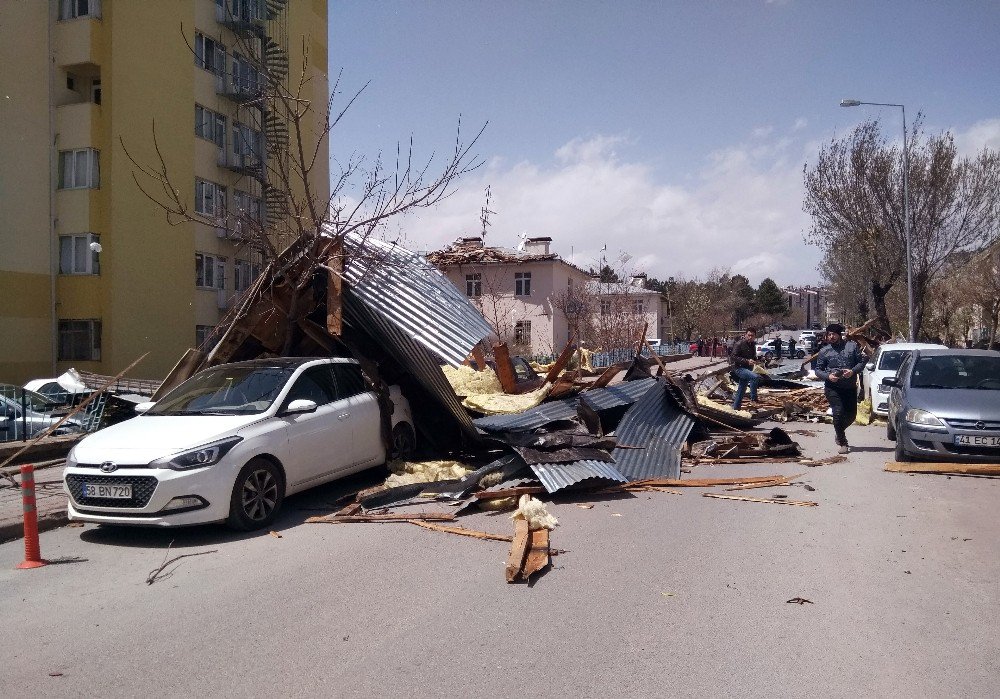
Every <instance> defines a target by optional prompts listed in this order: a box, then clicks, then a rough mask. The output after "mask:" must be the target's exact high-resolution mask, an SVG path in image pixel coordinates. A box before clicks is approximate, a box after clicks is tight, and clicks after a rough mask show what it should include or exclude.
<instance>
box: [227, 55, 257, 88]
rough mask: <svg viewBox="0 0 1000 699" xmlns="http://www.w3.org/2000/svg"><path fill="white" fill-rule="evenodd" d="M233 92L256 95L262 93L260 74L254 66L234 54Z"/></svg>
mask: <svg viewBox="0 0 1000 699" xmlns="http://www.w3.org/2000/svg"><path fill="white" fill-rule="evenodd" d="M232 76H233V91H234V92H238V93H243V92H245V93H248V94H251V95H252V94H256V93H257V92H260V72H259V71H258V70H257V68H256V67H254V65H253V64H252V63H251V62H250V61H249V60H247V59H246V58H244V57H243V56H241V55H240V54H238V53H236V52H235V51H234V52H233V72H232Z"/></svg>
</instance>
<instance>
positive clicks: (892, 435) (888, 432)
mask: <svg viewBox="0 0 1000 699" xmlns="http://www.w3.org/2000/svg"><path fill="white" fill-rule="evenodd" d="M885 438H886V439H888V440H889V441H890V442H895V441H896V428H895V427H893V426H892V420H889V419H887V420H886V421H885Z"/></svg>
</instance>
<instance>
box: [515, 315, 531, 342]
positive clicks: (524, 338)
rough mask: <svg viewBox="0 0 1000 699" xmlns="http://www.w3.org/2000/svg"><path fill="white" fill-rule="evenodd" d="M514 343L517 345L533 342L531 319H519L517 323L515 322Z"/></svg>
mask: <svg viewBox="0 0 1000 699" xmlns="http://www.w3.org/2000/svg"><path fill="white" fill-rule="evenodd" d="M514 344H515V345H530V344H531V321H530V320H519V321H517V322H516V323H514Z"/></svg>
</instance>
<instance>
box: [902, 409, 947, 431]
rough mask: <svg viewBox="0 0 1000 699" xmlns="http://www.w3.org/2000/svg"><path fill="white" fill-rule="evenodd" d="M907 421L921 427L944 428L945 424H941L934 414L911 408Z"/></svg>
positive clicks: (908, 411) (907, 414) (907, 413)
mask: <svg viewBox="0 0 1000 699" xmlns="http://www.w3.org/2000/svg"><path fill="white" fill-rule="evenodd" d="M906 421H907V422H909V423H910V424H912V425H920V426H921V427H944V426H945V424H944V423H943V422H941V420H939V419H938V418H937V417H935V416H934V414H933V413H929V412H927V411H926V410H921V409H920V408H910V409H909V410H907V411H906Z"/></svg>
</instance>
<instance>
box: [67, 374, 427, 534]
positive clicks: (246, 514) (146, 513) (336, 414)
mask: <svg viewBox="0 0 1000 699" xmlns="http://www.w3.org/2000/svg"><path fill="white" fill-rule="evenodd" d="M388 399H389V400H388V401H387V402H386V401H381V402H382V403H383V404H387V405H388V406H389V407H388V408H387V410H388V411H390V412H391V415H389V416H387V417H388V420H389V422H390V424H391V433H392V449H393V451H399V452H407V451H412V449H413V447H414V445H415V433H414V430H413V419H412V417H411V413H410V406H409V404H408V403H407V401H406V400H405V398H404V397H403V396H402V394H401V393H400V392H399V389H398V388H396V387H392V388H391V389H390V391H389V396H388ZM136 412H138V413H140V414H139V415H138V416H137V417H135V418H133V419H131V420H127V421H125V422H121V423H119V424H116V425H112V426H111V427H107V428H105V429H103V430H101V431H100V432H97V433H95V434H93V435H91V436H89V437H86V438H84V439H83V440H82V441H81V442H80V443H79V444H77V445H76V447H74V448H73V450H72V451H71V452H70V454H69V456H68V458H67V461H66V469H65V473H64V486H65V489H66V492H67V493H68V494H69V507H68V513H69V517H70V519H72V520H79V521H84V522H97V523H108V524H121V525H153V526H164V527H165V526H172V525H189V524H201V523H206V522H220V521H225V522H226V523H227V524H228V525H229V526H231V527H233V528H235V529H243V530H251V529H257V528H260V527H265V526H267V525H268V524H270V523H271V522H272V521H274V519H275V517H276V516H277V514H278V512H279V510H280V509H281V505H282V502H283V501H284V499H285V497H286V496H287V495H291V494H292V493H296V492H299V491H301V490H305V489H307V488H311V487H313V486H316V485H320V484H321V483H326V482H328V481H332V480H334V479H337V478H341V477H343V476H346V475H348V474H351V473H356V472H358V471H362V470H364V469H366V468H369V467H371V466H377V465H380V464H383V463H385V461H386V459H387V457H388V456H389V453H388V451H387V449H386V445H385V444H384V442H383V438H382V424H383V414H382V408H380V400H379V397H378V396H377V395H376V394H375V392H374V391H372V390H371V389H370V388H369V386H368V385H367V384H366V382H365V379H364V377H363V375H362V373H361V368H360V366H359V365H358V363H357V362H355V361H354V360H351V359H320V358H277V359H259V360H254V361H249V362H238V363H234V364H222V365H219V366H216V367H212V368H209V369H205V370H204V371H201V372H199V373H197V374H195V375H194V376H192V377H191V378H189V379H188V380H187V381H185V382H183V383H182V384H180V385H179V386H177V387H176V388H174V389H173V390H171V391H170V392H168V393H167V394H166V395H165V396H163V397H162V398H161V399H160V400H159V401H158V402H156V403H143V404H140V405H139V406H137V407H136Z"/></svg>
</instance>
